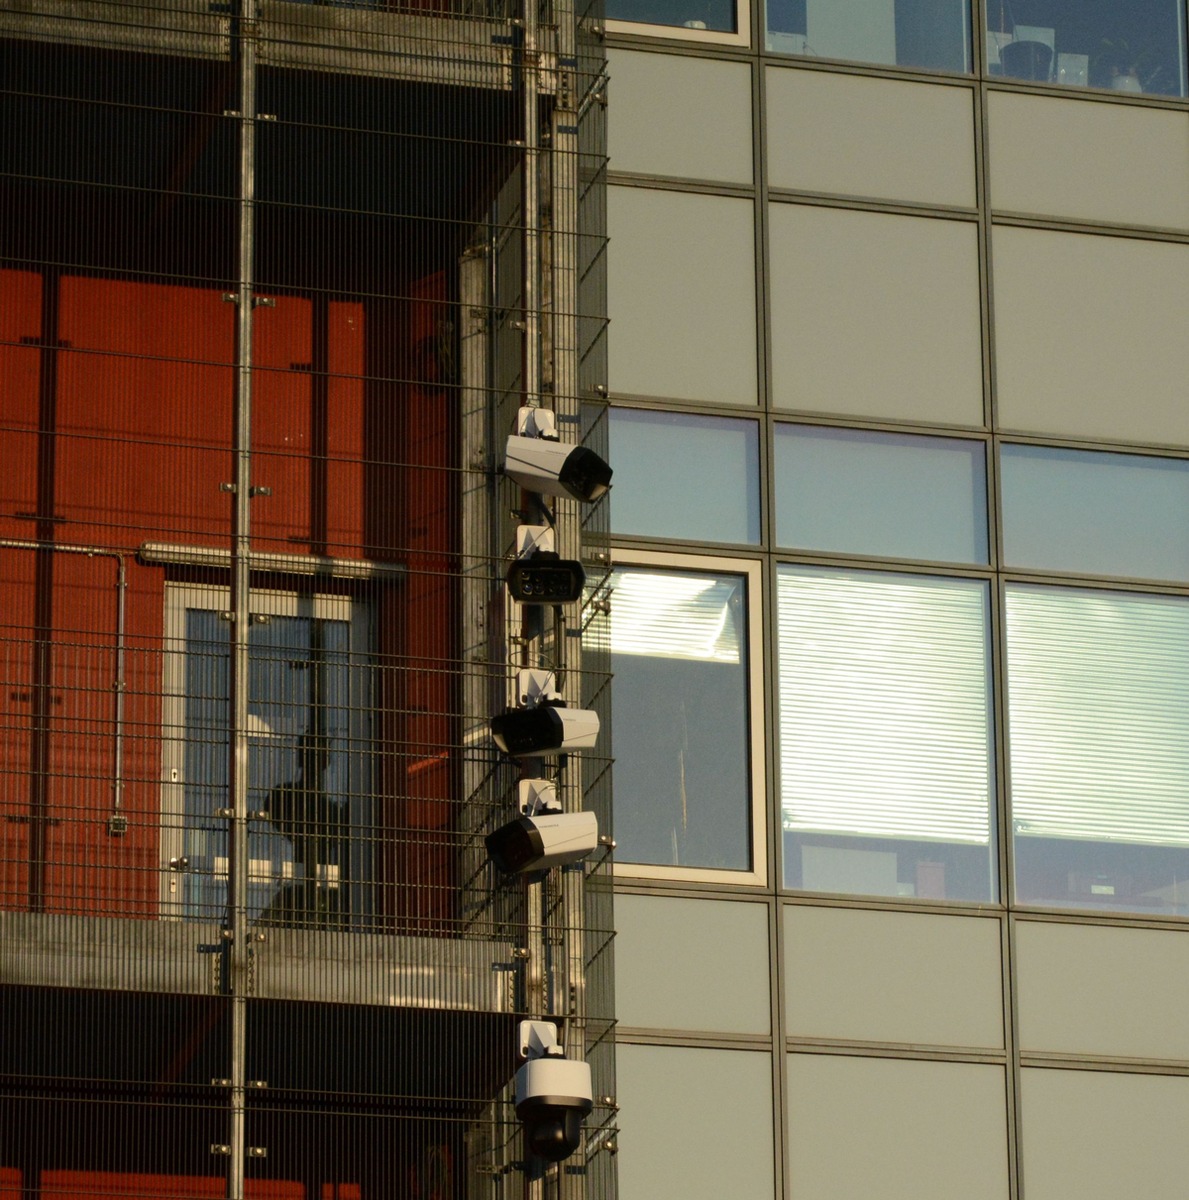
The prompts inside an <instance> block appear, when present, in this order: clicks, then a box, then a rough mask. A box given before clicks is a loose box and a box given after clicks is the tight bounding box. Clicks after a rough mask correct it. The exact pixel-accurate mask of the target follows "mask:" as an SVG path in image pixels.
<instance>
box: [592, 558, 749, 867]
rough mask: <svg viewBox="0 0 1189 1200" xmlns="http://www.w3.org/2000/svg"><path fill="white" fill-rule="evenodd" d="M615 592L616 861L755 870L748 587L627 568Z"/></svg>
mask: <svg viewBox="0 0 1189 1200" xmlns="http://www.w3.org/2000/svg"><path fill="white" fill-rule="evenodd" d="M612 587H613V589H614V590H613V594H612V598H611V669H612V672H613V673H614V682H613V684H612V689H613V707H614V713H615V725H614V753H615V839H616V842H617V843H618V850H617V851H616V857H617V859H618V860H619V861H621V862H629V863H651V864H655V865H663V866H674V867H695V868H719V869H724V870H737V871H740V870H748V869H749V868H750V866H751V838H750V832H751V816H750V814H751V800H750V770H749V738H748V683H747V674H748V671H747V655H748V647H747V625H746V621H747V584H746V579H745V578H744V577H743V576H742V575H730V574H716V573H712V572H702V571H696V572H694V571H681V572H679V571H668V570H660V569H655V568H651V567H620V568H617V569H616V570H615V571H614V572H613V574H612Z"/></svg>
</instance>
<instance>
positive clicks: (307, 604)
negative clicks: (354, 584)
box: [158, 582, 376, 921]
mask: <svg viewBox="0 0 1189 1200" xmlns="http://www.w3.org/2000/svg"><path fill="white" fill-rule="evenodd" d="M230 604H231V589H230V587H228V586H224V585H222V584H208V583H173V582H166V584H165V606H164V618H165V619H164V627H163V639H162V672H161V673H162V689H161V776H160V778H161V797H160V807H159V821H160V825H159V829H160V839H159V843H160V853H159V858H160V861H159V863H158V873H159V875H160V877H161V879H160V892H159V895H160V909H159V916H160V919H161V920H163V921H181V920H184V919H185V895H184V891H183V889H180V888H179V887H178V882H179V872H178V871H176V870H174V869H173V868H172V867H171V866H170V861H171V859H176V858H180V857H181V856H183V855H184V854H185V809H186V799H185V790H186V777H185V766H186V744H187V736H186V734H187V731H186V656H187V650H186V614H187V612H189V611H190V610H193V609H203V610H205V611H207V612H225V611H227V610H228V609H229V608H230ZM250 607H251V611H252V614H253V616H255V615H257V614H259V615H262V616H269V617H310V618H312V619H315V620H331V621H343V622H345V623H346V625H347V630H348V635H347V636H348V647H349V649H348V653H349V655H350V658H351V662H352V664H354V663H355V662H357V661H359V660H361V659H363V658H364V656H366V655H368V654H369V653H370V652H371V651H372V649H373V632H374V630H373V621H372V611H371V607H370V606H369V605H368V603H367V602H366V601H365V600H362V599H360V598H358V597H356V596H352V595H342V594H327V593H321V592H319V593H316V594H314V595H301V594H299V593H298V592H296V591H284V590H279V589H271V588H270V589H266V588H253V589H252V591H251V597H250ZM350 679H351V688H350V692H351V701H352V703H351V707H350V713H351V722H352V725H351V738H352V741H353V742H354V743H356V744H360V745H362V744H363V742H364V739H365V737H366V730H365V718H366V716H367V715H368V714H369V713H371V712H372V711H373V710H374V702H375V685H376V676H375V669H374V666H372V667H371V668H370V673H369V676H368V682H367V691H368V695H367V697H366V702H364V698H358V699H359V700H360V702H358V703H357V702H356V700H357V697H356V695H355V687H354V683H355V674H354V673H352V674H351V676H350ZM372 790H373V793H374V792H375V790H376V788H375V783H374V782H373V787H372Z"/></svg>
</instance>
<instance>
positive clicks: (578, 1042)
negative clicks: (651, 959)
mask: <svg viewBox="0 0 1189 1200" xmlns="http://www.w3.org/2000/svg"><path fill="white" fill-rule="evenodd" d="M553 15H554V23H555V25H556V28H557V46H556V52H557V69H556V83H555V94H554V103H553V106H552V113H551V121H550V139H549V145H550V151H549V189H550V195H549V211H550V214H551V229H550V239H549V250H550V253H549V262H548V265H547V268H546V269H547V270H548V272H549V296H550V329H551V333H552V346H551V347H550V349H551V353H550V355H549V359H550V363H551V365H552V378H551V380H550V383H551V385H552V389H553V406H554V409H555V411H556V413H557V417H558V421H559V424H561V423H562V422H563V421H564V422H565V424H566V427H568V428H570V429H578V430H581V429H582V428H583V423H582V416H583V412H582V399H581V397H580V396H579V394H578V316H577V314H578V187H579V174H578V119H579V114H578V104H579V83H580V81H579V78H578V71H577V53H578V51H577V29H576V26H575V21H576V15H575V12H574V4H573V0H554V10H553ZM556 513H557V548H558V551H559V553H560V554H561V555H562V557H563V558H580V557H581V519H582V518H581V511H580V505H579V504H578V502H577V501H573V500H558V502H557V507H556ZM554 643H555V646H556V647H557V652H558V655H559V656H560V655H564V657H565V664H564V665H565V675H564V680H565V682H564V688H563V693H564V695H565V699H566V702H567V703H568V704H571V705H575V706H579V707H580V706H581V705H582V702H583V696H582V692H581V667H582V656H581V648H580V641H579V639H577V638H570V637H568V636H567V631H566V628H565V617H564V615H563V614H562V612H561V611H560V610H559V611H558V613H557V615H556V617H555V629H554ZM604 736H606V735H604ZM568 773H569V774H570V778H568V779H566V780H565V781H564V782H565V787H564V790H563V792H562V799H563V803H564V804H565V807H566V810H567V811H569V812H576V811H579V810H581V809H582V807H583V802H584V796H583V783H582V775H583V769H582V764H581V762H575V763H573V765H572V766H571V767H570V769H569V772H568ZM585 879H586V870H585V864H584V863H581V862H579V863H576V864H574V866H572V867H570V868H564V869H563V870H562V871H561V896H560V900H561V922H562V930H561V942H562V962H561V964H560V971H559V973H560V976H561V985H562V986H561V988H560V991H561V995H562V996H563V998H564V1003H565V1005H566V1009H567V1011H566V1013H565V1016H566V1018H567V1021H566V1040H565V1048H566V1054H567V1055H568V1056H569V1057H570V1058H585V1057H586V1049H587V1047H586V1040H587V1039H586V887H585ZM585 1153H586V1149H585V1145H583V1146H582V1147H580V1148H579V1150H578V1152H577V1155H576V1156H575V1157H576V1158H578V1159H582V1158H583V1157H584V1156H585ZM586 1179H587V1176H586V1172H585V1171H582V1170H579V1171H563V1172H561V1173H560V1174H559V1177H558V1195H559V1198H560V1200H581V1198H582V1197H583V1196H585V1194H586Z"/></svg>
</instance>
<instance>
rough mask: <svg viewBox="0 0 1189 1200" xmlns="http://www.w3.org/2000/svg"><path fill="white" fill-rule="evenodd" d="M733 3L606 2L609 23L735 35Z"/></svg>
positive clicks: (680, 0)
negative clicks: (701, 30)
mask: <svg viewBox="0 0 1189 1200" xmlns="http://www.w3.org/2000/svg"><path fill="white" fill-rule="evenodd" d="M735 2H736V0H607V19H608V20H609V21H634V22H636V23H638V24H641V25H672V26H679V27H682V28H685V29H709V30H713V31H714V32H715V33H737V32H738V30H739V23H738V19H737V16H736V13H735Z"/></svg>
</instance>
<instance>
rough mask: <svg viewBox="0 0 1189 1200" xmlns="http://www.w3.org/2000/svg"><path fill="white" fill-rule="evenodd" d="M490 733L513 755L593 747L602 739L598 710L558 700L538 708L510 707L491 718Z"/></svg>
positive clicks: (531, 754) (525, 755)
mask: <svg viewBox="0 0 1189 1200" xmlns="http://www.w3.org/2000/svg"><path fill="white" fill-rule="evenodd" d="M491 736H492V737H493V738H494V739H495V744H496V745H497V746H498V747H499V748H500V749H501V750H502V751H503V752H504V753H505V754H510V755H511V756H512V757H513V758H530V757H532V756H533V755H534V754H551V753H554V752H558V751H561V752H565V751H569V750H592V749H594V747H595V745H596V743H597V742H598V740H599V714H598V713H596V712H592V711H591V710H590V709H586V708H566V707H565V706H564V705H562V704H558V703H556V702H555V703H547V704H538V705H537V706H536V707H535V708H510V709H508V710H507V711H506V712H503V713H500V715H499V716H497V717H492V718H491Z"/></svg>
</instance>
